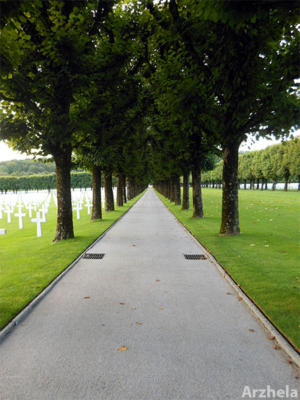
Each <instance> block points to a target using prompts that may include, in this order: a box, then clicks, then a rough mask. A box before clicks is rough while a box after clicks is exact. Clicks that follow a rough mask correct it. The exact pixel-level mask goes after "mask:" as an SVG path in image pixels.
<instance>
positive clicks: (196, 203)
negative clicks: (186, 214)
mask: <svg viewBox="0 0 300 400" xmlns="http://www.w3.org/2000/svg"><path fill="white" fill-rule="evenodd" d="M192 179H193V207H194V213H193V217H194V218H203V217H204V214H203V204H202V189H201V169H200V166H199V165H198V164H196V165H194V166H193V168H192Z"/></svg>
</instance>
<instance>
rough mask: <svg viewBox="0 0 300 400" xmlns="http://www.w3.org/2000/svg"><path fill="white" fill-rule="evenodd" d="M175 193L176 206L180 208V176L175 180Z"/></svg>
mask: <svg viewBox="0 0 300 400" xmlns="http://www.w3.org/2000/svg"><path fill="white" fill-rule="evenodd" d="M174 189H175V190H174V191H175V204H176V205H177V206H179V205H180V204H181V187H180V176H177V177H176V178H174Z"/></svg>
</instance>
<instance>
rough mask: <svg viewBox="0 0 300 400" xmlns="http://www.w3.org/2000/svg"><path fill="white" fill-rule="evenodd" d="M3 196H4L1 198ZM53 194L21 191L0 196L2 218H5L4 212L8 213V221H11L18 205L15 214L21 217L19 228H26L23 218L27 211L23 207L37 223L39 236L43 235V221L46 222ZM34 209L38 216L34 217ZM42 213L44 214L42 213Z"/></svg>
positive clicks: (0, 216)
mask: <svg viewBox="0 0 300 400" xmlns="http://www.w3.org/2000/svg"><path fill="white" fill-rule="evenodd" d="M1 197H2V198H1ZM50 200H51V194H50V195H49V194H48V193H47V195H46V198H45V193H43V192H40V193H32V192H31V193H24V192H23V193H22V192H21V193H19V194H8V195H5V196H3V195H2V196H0V219H2V218H3V213H6V214H7V223H11V215H12V214H14V209H15V207H17V209H18V212H17V213H15V214H14V216H15V217H17V218H18V219H19V229H23V228H24V224H23V218H24V217H25V216H26V213H23V207H25V208H26V209H27V210H28V215H29V218H30V219H31V222H35V223H36V224H37V236H38V237H40V236H42V230H41V223H42V222H46V214H47V212H48V208H49V204H50ZM33 211H35V212H36V218H32V216H33ZM41 214H42V215H41Z"/></svg>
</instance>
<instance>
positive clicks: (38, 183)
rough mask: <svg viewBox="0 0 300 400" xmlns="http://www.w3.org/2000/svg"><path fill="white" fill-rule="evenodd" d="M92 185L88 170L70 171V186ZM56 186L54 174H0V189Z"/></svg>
mask: <svg viewBox="0 0 300 400" xmlns="http://www.w3.org/2000/svg"><path fill="white" fill-rule="evenodd" d="M91 186H92V175H91V174H90V173H89V172H72V173H71V187H72V188H89V187H91ZM55 188H56V174H55V173H52V174H39V175H29V176H20V177H16V176H0V191H2V192H7V191H17V190H43V189H48V190H50V189H55Z"/></svg>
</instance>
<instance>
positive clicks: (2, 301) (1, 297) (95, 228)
mask: <svg viewBox="0 0 300 400" xmlns="http://www.w3.org/2000/svg"><path fill="white" fill-rule="evenodd" d="M141 196H142V194H140V195H139V196H137V197H135V198H134V199H132V200H130V201H128V202H127V203H126V204H125V205H124V206H123V207H119V208H117V209H116V210H115V211H110V212H103V219H102V220H101V221H96V222H91V221H90V215H88V214H87V212H82V213H81V217H80V220H77V219H76V213H75V215H73V219H74V230H75V236H76V237H75V238H74V239H69V240H63V241H60V242H57V243H52V240H53V238H54V236H55V229H56V207H55V205H54V203H52V204H51V206H50V208H49V212H48V214H47V222H46V223H44V224H42V232H43V236H42V237H40V238H37V237H36V224H33V223H31V222H30V220H29V217H28V216H26V217H25V218H24V229H22V230H20V229H19V227H18V219H17V218H12V222H11V223H10V224H7V223H6V221H5V220H4V219H2V220H1V221H0V222H1V226H0V227H1V228H6V229H7V234H6V235H3V236H2V235H1V236H0V329H2V328H4V326H5V325H6V324H7V323H9V322H10V321H11V320H12V319H13V318H14V317H15V316H16V315H17V314H18V313H19V312H20V311H21V310H22V309H23V308H24V307H25V306H26V305H27V304H28V303H29V302H30V301H31V300H32V299H34V298H35V297H36V296H37V295H38V294H39V293H40V292H41V291H42V290H43V289H44V288H45V287H46V286H48V285H49V283H50V282H52V281H53V279H55V278H56V277H57V275H59V274H60V273H61V272H62V271H63V270H64V269H66V268H67V267H68V266H69V265H70V264H71V263H72V262H73V261H74V260H75V259H76V258H77V257H78V256H79V255H80V254H81V253H82V252H83V251H84V250H85V249H86V248H87V247H88V246H89V245H90V244H92V243H93V242H94V241H95V240H96V239H97V238H98V236H100V235H101V234H102V233H103V232H104V231H105V230H106V229H108V228H109V227H110V226H111V225H112V224H113V223H114V222H115V221H117V220H118V219H119V218H120V217H121V216H122V215H123V214H124V213H125V212H126V211H127V210H128V209H129V208H130V207H131V206H132V205H133V204H134V203H135V202H136V201H137V200H138V199H139V198H140V197H141Z"/></svg>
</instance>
